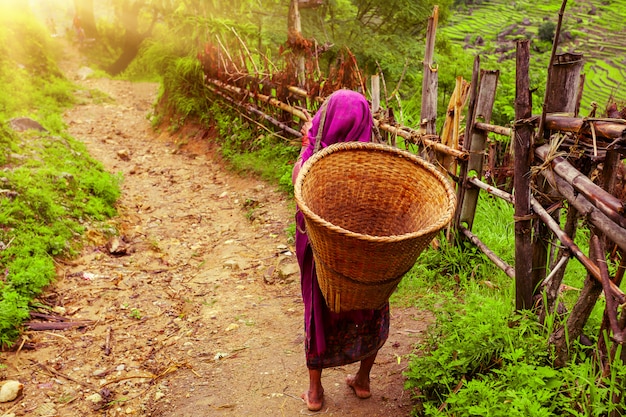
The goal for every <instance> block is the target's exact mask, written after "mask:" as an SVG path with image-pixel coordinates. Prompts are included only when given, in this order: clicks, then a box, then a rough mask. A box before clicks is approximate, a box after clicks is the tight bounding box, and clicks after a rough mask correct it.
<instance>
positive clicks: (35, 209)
mask: <svg viewBox="0 0 626 417" xmlns="http://www.w3.org/2000/svg"><path fill="white" fill-rule="evenodd" d="M0 21H1V22H2V25H1V26H0V50H1V51H2V55H3V57H4V59H3V60H1V61H0V83H2V85H3V89H2V91H1V92H0V143H2V150H1V151H0V165H1V166H2V171H1V172H0V267H1V268H2V270H3V271H4V276H3V280H2V281H1V282H0V345H2V346H10V345H11V344H12V343H13V342H14V341H15V338H16V337H17V336H18V335H19V332H20V330H21V324H22V322H23V321H24V320H25V319H27V318H28V317H29V311H30V309H31V308H32V307H33V305H35V304H37V302H36V298H37V297H38V296H39V295H41V294H42V292H43V291H44V289H45V288H46V286H47V285H49V284H50V283H51V282H52V281H53V280H54V278H55V274H56V270H55V264H54V259H55V258H56V257H71V256H74V255H75V254H76V253H77V252H78V250H79V249H80V247H81V243H82V239H81V236H82V234H83V232H84V231H85V230H86V229H87V228H90V227H99V225H100V224H101V222H102V221H104V220H106V219H107V218H109V217H110V216H113V215H115V214H116V210H115V202H116V200H117V198H118V197H119V195H120V187H119V183H120V181H121V178H120V177H118V176H115V175H111V174H109V173H107V172H105V171H104V169H103V167H102V165H101V164H100V163H98V162H97V161H95V160H93V159H92V158H91V157H90V156H89V155H88V153H87V150H86V148H85V147H84V145H83V144H82V143H80V142H78V141H76V140H74V139H73V138H72V137H70V136H69V135H68V134H67V133H66V131H65V129H66V126H65V124H64V122H63V118H62V112H63V110H64V109H66V108H67V107H68V106H70V105H72V104H73V103H74V90H75V86H74V85H73V84H72V83H71V82H69V81H68V80H67V79H65V77H64V76H63V75H62V74H61V73H60V71H59V69H58V67H57V65H56V62H55V61H54V52H55V48H56V46H55V45H54V44H52V43H51V42H50V38H49V35H48V33H47V31H46V30H45V29H44V28H43V27H42V26H41V24H40V23H39V22H38V21H37V20H36V19H35V18H33V16H31V15H29V14H28V13H27V12H26V11H16V10H15V9H5V8H4V7H0ZM18 116H19V117H24V116H28V117H30V118H32V119H34V120H36V121H37V122H39V123H40V124H41V125H43V127H44V128H45V129H46V131H41V132H40V131H37V130H28V131H25V132H14V131H13V130H12V129H11V128H10V127H9V119H11V118H14V117H18ZM107 229H108V228H107Z"/></svg>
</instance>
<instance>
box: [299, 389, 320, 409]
mask: <svg viewBox="0 0 626 417" xmlns="http://www.w3.org/2000/svg"><path fill="white" fill-rule="evenodd" d="M300 397H301V398H302V399H303V400H304V402H305V403H306V408H308V409H309V411H320V410H321V409H322V406H323V405H324V392H323V391H322V393H321V395H320V396H319V397H316V396H313V395H311V394H309V393H308V392H305V393H303V394H302V395H301V396H300Z"/></svg>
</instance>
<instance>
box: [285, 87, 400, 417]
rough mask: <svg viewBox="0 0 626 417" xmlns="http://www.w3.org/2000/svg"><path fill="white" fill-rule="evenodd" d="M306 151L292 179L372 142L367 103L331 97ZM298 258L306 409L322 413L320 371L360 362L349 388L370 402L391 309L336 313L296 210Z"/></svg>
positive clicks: (309, 132) (346, 93)
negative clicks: (317, 161)
mask: <svg viewBox="0 0 626 417" xmlns="http://www.w3.org/2000/svg"><path fill="white" fill-rule="evenodd" d="M303 130H304V132H303V133H304V137H303V141H302V145H303V146H302V151H301V153H300V157H299V158H298V161H297V162H296V164H295V165H294V169H293V176H292V180H293V181H294V183H295V180H296V178H297V175H298V172H299V171H300V168H301V166H302V164H304V162H306V160H307V159H308V158H309V157H311V155H313V153H314V152H315V151H316V150H319V149H321V148H324V147H327V146H329V145H331V144H333V143H337V142H348V141H360V142H369V141H371V139H372V134H373V131H374V123H373V119H372V115H371V112H370V108H369V104H368V102H367V100H365V98H364V97H363V96H362V95H361V94H359V93H357V92H354V91H350V90H339V91H336V92H335V93H333V94H332V95H331V96H330V97H329V98H328V99H327V100H326V102H325V103H324V104H323V105H322V107H321V108H320V110H319V111H318V112H317V114H316V115H315V117H314V118H313V120H312V121H311V123H309V124H307V125H305V127H304V128H303ZM296 224H297V227H296V256H297V258H298V264H299V265H300V281H301V286H302V299H303V302H304V328H305V331H306V341H305V351H306V362H307V367H308V369H309V389H308V391H307V392H305V393H304V394H302V399H303V400H304V401H306V403H307V407H308V409H309V410H311V411H318V410H320V409H321V408H322V406H323V404H324V388H323V387H322V381H321V378H322V369H323V368H329V367H335V366H341V365H346V364H349V363H353V362H358V361H360V362H361V364H360V367H359V370H358V372H357V373H356V375H348V377H347V378H346V383H347V384H348V386H349V387H351V388H352V390H353V391H354V393H355V394H356V396H357V397H359V398H369V397H370V396H371V392H370V370H371V369H372V366H373V365H374V361H375V360H376V354H377V353H378V350H379V349H380V348H381V347H382V345H383V344H384V343H385V341H386V340H387V336H388V335H389V304H385V306H384V307H383V308H382V309H380V310H355V311H347V312H341V313H333V312H331V311H330V310H329V308H328V306H327V305H326V301H325V300H324V297H323V295H322V293H321V290H320V287H319V284H318V281H317V274H316V272H315V262H314V259H313V251H312V249H311V245H310V243H309V240H308V237H307V235H306V233H305V232H304V230H305V224H304V216H303V215H302V213H301V212H300V211H299V210H298V211H296Z"/></svg>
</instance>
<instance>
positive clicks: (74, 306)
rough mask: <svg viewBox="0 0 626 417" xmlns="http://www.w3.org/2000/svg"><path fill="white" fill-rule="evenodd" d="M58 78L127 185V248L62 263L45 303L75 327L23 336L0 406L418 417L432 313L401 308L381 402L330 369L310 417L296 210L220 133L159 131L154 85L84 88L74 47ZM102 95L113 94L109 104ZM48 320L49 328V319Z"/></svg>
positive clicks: (101, 248) (30, 410)
mask: <svg viewBox="0 0 626 417" xmlns="http://www.w3.org/2000/svg"><path fill="white" fill-rule="evenodd" d="M67 54H68V55H67V56H66V59H65V60H64V61H63V67H64V70H65V72H66V74H67V76H68V77H69V78H71V79H74V80H75V81H76V83H77V85H78V86H79V88H78V90H77V91H76V94H77V95H78V96H79V98H80V100H81V101H82V104H81V105H77V106H76V107H74V108H72V109H71V110H69V111H67V112H66V114H65V121H66V122H67V124H68V126H69V133H70V134H71V135H72V136H74V137H75V138H76V139H78V140H80V141H82V142H84V144H85V145H86V147H87V149H88V151H89V152H90V154H91V155H92V156H93V157H94V158H95V159H96V160H98V161H100V162H101V163H102V164H103V165H104V166H105V167H106V169H107V170H109V171H110V172H116V173H117V172H119V173H122V174H123V177H124V181H123V185H122V191H123V193H122V196H121V198H120V200H119V203H118V210H119V217H118V218H116V219H115V220H114V221H113V222H112V225H114V226H115V227H116V228H117V229H118V230H119V236H118V237H117V238H112V239H111V238H109V237H106V236H105V235H104V234H103V233H100V232H97V231H91V232H89V233H88V235H87V236H88V238H89V240H88V244H87V245H86V247H85V248H84V251H83V252H82V254H81V255H80V256H79V257H77V258H76V259H73V260H71V261H67V262H60V263H59V267H58V279H57V281H56V282H55V284H54V286H52V287H51V288H49V290H48V291H47V293H46V296H45V297H44V298H43V299H42V302H44V303H46V304H48V305H49V306H51V307H53V311H54V314H52V316H55V317H56V318H57V319H58V320H61V319H62V320H69V321H71V322H72V323H74V324H75V326H73V327H71V328H69V329H66V330H46V331H32V330H29V331H25V333H24V334H23V338H22V339H21V340H20V341H19V342H18V343H17V347H16V349H14V351H13V352H3V353H2V354H1V355H2V362H3V363H5V364H6V365H7V368H6V369H5V370H4V371H3V375H2V377H3V378H4V379H12V380H19V381H20V382H21V383H23V384H24V389H23V393H22V395H21V396H20V397H18V398H17V400H15V401H12V402H9V403H4V404H0V413H5V414H4V415H11V413H12V414H14V415H16V416H25V415H28V416H39V417H43V416H64V417H66V416H67V417H69V416H128V415H131V416H132V415H135V416H155V417H156V416H180V417H184V416H265V415H267V416H297V415H315V414H323V415H331V416H347V415H350V416H383V415H393V416H408V415H409V414H410V411H411V409H412V406H413V405H412V401H411V398H410V395H409V393H408V392H406V391H404V390H403V384H404V377H403V371H404V370H405V369H406V367H407V363H408V355H409V354H410V353H411V352H412V350H413V347H414V345H415V344H417V343H419V341H420V338H422V337H423V334H424V329H425V328H426V326H427V324H428V322H429V320H430V318H429V315H428V313H426V312H423V311H420V310H417V309H413V308H400V307H395V306H392V309H391V330H390V337H389V339H388V341H387V343H386V344H385V345H384V346H383V348H382V349H381V351H380V352H379V355H378V358H377V360H376V363H375V365H374V369H373V371H372V376H371V379H372V382H371V384H372V397H371V398H370V399H366V400H361V399H358V398H356V396H355V395H354V393H353V392H352V391H351V389H350V388H348V387H347V386H346V384H345V378H346V376H347V375H348V374H350V373H354V372H356V369H357V367H358V364H352V365H348V366H343V367H338V368H332V369H327V370H324V372H323V377H322V382H323V384H324V387H325V392H326V397H325V405H324V407H323V408H322V410H321V411H320V412H318V413H312V412H309V411H308V410H307V409H306V406H305V404H304V403H303V401H302V399H301V398H300V395H301V393H303V392H304V391H305V390H306V388H307V386H308V373H307V370H306V366H305V361H304V345H303V319H302V311H303V308H302V302H301V299H300V288H299V274H298V266H297V263H296V259H295V255H294V248H293V242H292V241H290V239H289V236H288V234H287V232H286V229H287V227H288V226H289V224H290V223H292V221H293V211H294V207H293V202H292V201H290V199H289V198H288V197H286V196H285V195H284V194H282V193H281V192H280V191H278V190H276V189H275V188H274V187H273V186H271V185H269V184H267V183H265V182H263V181H261V180H258V179H256V178H253V177H250V176H242V175H238V174H236V173H233V172H230V171H229V170H228V169H227V167H226V166H225V164H223V163H222V162H221V161H220V159H219V156H218V155H219V153H218V150H217V149H216V148H215V145H213V144H212V143H214V142H213V141H212V140H211V138H212V132H211V131H207V130H206V129H204V128H201V127H195V126H186V127H185V128H184V129H183V130H182V131H179V132H177V133H175V134H167V133H163V131H160V132H158V131H155V130H153V129H152V128H151V126H150V124H149V121H148V119H147V115H148V114H149V113H150V112H151V111H152V109H153V107H152V106H153V103H154V102H155V100H156V97H157V91H158V85H157V84H152V83H131V82H128V81H120V80H111V79H106V78H87V79H83V78H84V77H83V76H81V75H80V74H84V68H81V61H80V59H78V57H77V56H76V55H75V52H72V51H71V50H68V52H67ZM95 90H98V91H100V92H103V93H104V94H106V95H107V96H108V97H110V99H107V100H102V95H101V94H93V93H92V92H93V91H95ZM50 319H54V317H51V318H50Z"/></svg>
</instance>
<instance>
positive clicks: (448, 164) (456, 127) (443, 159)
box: [437, 76, 470, 175]
mask: <svg viewBox="0 0 626 417" xmlns="http://www.w3.org/2000/svg"><path fill="white" fill-rule="evenodd" d="M469 89H470V85H469V83H468V82H467V81H465V80H464V79H463V77H461V76H459V77H456V83H455V86H454V91H453V93H452V96H451V97H450V102H449V104H448V109H447V112H446V121H445V122H444V124H443V129H442V132H441V143H443V144H444V145H446V146H449V147H451V148H454V149H458V147H459V136H460V126H461V112H462V111H463V106H465V103H466V102H467V96H468V93H469ZM437 160H438V161H439V163H440V164H441V165H442V166H443V168H444V170H446V171H450V172H452V173H454V174H455V175H456V174H457V172H456V171H457V164H456V160H455V159H454V158H451V157H449V156H446V155H437Z"/></svg>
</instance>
